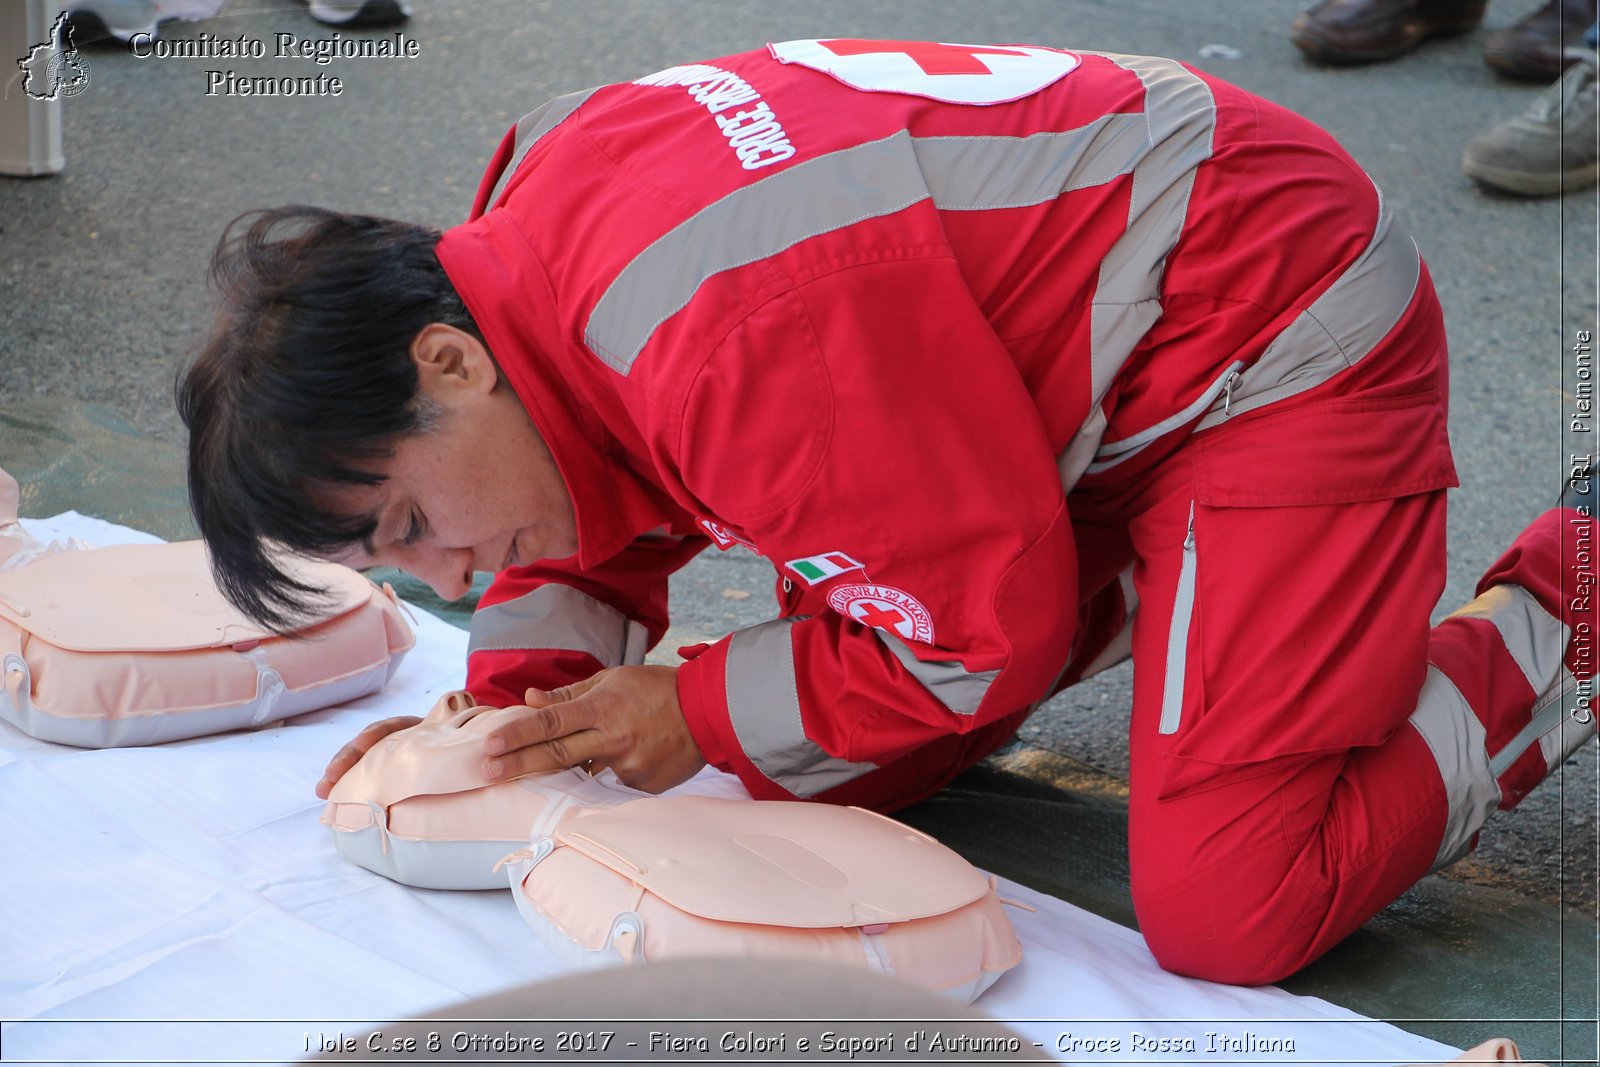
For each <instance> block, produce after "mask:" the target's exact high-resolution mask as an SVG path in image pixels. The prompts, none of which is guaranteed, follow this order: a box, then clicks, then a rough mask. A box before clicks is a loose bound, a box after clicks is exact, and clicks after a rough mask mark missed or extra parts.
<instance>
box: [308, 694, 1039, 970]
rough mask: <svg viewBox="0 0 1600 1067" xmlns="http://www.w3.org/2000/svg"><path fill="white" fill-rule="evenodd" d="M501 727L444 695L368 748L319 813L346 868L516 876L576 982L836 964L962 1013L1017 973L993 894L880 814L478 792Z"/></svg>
mask: <svg viewBox="0 0 1600 1067" xmlns="http://www.w3.org/2000/svg"><path fill="white" fill-rule="evenodd" d="M512 713H514V712H513V711H511V710H510V709H504V710H502V709H486V708H482V707H478V706H476V705H475V704H474V703H473V700H472V697H471V696H470V695H469V694H467V693H463V692H457V693H448V694H446V695H445V696H444V697H442V698H440V700H439V702H438V703H437V704H436V705H435V706H434V708H433V710H432V711H430V712H429V713H428V715H427V717H426V718H425V719H424V720H423V721H422V722H421V723H419V724H418V725H416V726H414V727H411V728H410V729H408V730H402V731H399V732H397V733H394V734H390V735H389V736H388V737H386V738H384V739H383V740H382V741H380V742H378V744H376V745H374V746H373V747H372V748H371V749H370V750H369V751H368V752H367V754H366V755H365V756H363V757H362V759H361V761H360V762H359V763H357V764H356V765H355V766H354V767H353V768H351V770H349V771H348V772H346V773H345V775H344V777H342V778H341V779H340V780H339V781H338V783H337V784H336V785H335V786H334V787H333V791H332V793H331V794H330V795H329V799H328V804H327V807H326V808H325V809H324V811H323V816H322V821H323V822H324V823H325V824H326V825H328V826H329V827H330V829H331V830H332V831H333V834H334V840H335V842H336V845H337V847H338V849H339V851H340V853H341V854H342V855H344V856H345V857H346V858H347V859H350V860H352V861H353V862H355V863H358V864H360V865H361V866H363V867H366V868H368V869H369V870H372V871H375V872H376V873H379V874H382V875H384V876H386V877H389V878H392V879H394V880H396V881H400V882H404V883H406V884H408V885H417V886H424V887H429V888H439V889H478V888H489V887H492V886H504V885H505V884H506V881H507V878H508V877H509V881H510V885H511V891H512V896H513V898H514V899H515V900H516V903H517V907H518V909H519V910H520V911H521V913H522V916H523V918H524V920H526V921H527V923H528V925H529V926H530V927H531V928H532V929H533V931H534V932H535V934H537V935H538V936H539V938H540V940H542V941H543V942H544V943H545V944H546V945H547V946H548V947H549V948H550V949H551V950H552V951H554V952H555V953H556V954H557V955H558V956H560V957H561V958H562V959H564V960H565V961H566V962H567V963H569V964H571V965H574V966H594V965H605V964H615V963H626V962H632V961H636V960H660V959H672V958H675V957H687V956H743V957H751V956H754V957H777V958H791V959H817V960H831V961H834V962H838V963H841V964H845V965H848V966H856V967H865V968H868V969H872V970H879V971H883V972H885V973H891V974H895V975H898V976H899V977H901V978H903V979H906V980H908V981H912V982H916V983H917V984H920V985H923V986H927V987H929V988H932V989H936V990H940V991H942V992H945V993H947V994H949V995H951V996H953V997H955V998H957V999H959V1000H962V1001H971V1000H972V999H973V998H975V997H977V996H978V994H979V993H981V992H983V990H985V989H987V988H988V987H989V985H990V984H991V983H993V982H994V980H995V979H996V978H998V977H999V976H1000V975H1001V974H1002V973H1004V972H1005V971H1006V970H1007V969H1009V968H1011V967H1013V966H1015V965H1016V963H1017V962H1018V961H1019V960H1020V959H1021V953H1022V949H1021V946H1020V944H1019V943H1018V941H1017V938H1016V934H1015V932H1014V931H1013V930H1012V928H1011V923H1010V921H1009V920H1008V919H1007V918H1006V916H1005V912H1004V908H1003V907H1002V902H1001V901H1000V899H999V898H998V897H997V896H996V894H995V890H994V884H993V881H992V880H991V879H990V878H988V877H986V876H985V875H984V874H983V873H982V872H981V871H979V870H977V869H976V868H974V867H973V866H972V865H971V864H969V863H967V862H966V861H965V860H963V859H962V858H961V857H960V856H958V855H956V853H954V852H952V851H951V850H950V849H948V848H946V847H944V846H943V845H941V844H939V843H938V842H937V841H935V840H934V839H933V838H931V837H929V836H927V835H926V834H923V833H920V832H919V831H916V830H913V829H911V828H910V827H908V826H905V825H904V824H902V823H898V822H896V821H894V820H893V819H889V818H886V817H884V816H881V815H876V814H873V813H872V812H868V811H863V810H860V809H858V808H840V807H830V806H828V805H824V804H807V803H800V802H776V801H764V802H759V803H758V802H755V801H752V800H750V799H749V798H748V796H747V795H745V794H744V792H743V790H742V789H741V788H740V787H739V786H738V785H737V784H736V783H735V782H734V781H733V780H732V779H726V778H722V777H720V776H702V777H701V778H698V779H696V780H695V781H693V782H691V783H689V784H688V785H686V786H682V787H679V789H677V790H674V791H673V793H672V794H670V795H667V796H660V797H653V796H648V795H646V794H642V793H639V792H637V791H635V790H632V789H629V788H627V787H626V786H624V785H622V784H621V783H620V782H619V781H617V780H616V778H615V776H614V775H612V774H611V773H610V772H606V773H605V774H602V775H601V776H600V777H597V778H591V777H590V776H589V775H587V774H585V773H584V772H583V771H580V770H568V771H561V772H558V773H554V774H543V775H535V776H531V777H527V778H522V779H518V780H516V781H511V782H499V783H495V784H493V785H485V784H484V782H483V777H482V772H481V770H480V767H481V764H482V761H483V738H484V736H485V735H486V734H488V733H489V731H491V730H492V729H493V728H494V726H495V725H496V724H497V723H498V722H499V721H501V720H502V718H503V716H504V715H505V714H512ZM513 849H515V850H516V851H513ZM508 853H509V855H508Z"/></svg>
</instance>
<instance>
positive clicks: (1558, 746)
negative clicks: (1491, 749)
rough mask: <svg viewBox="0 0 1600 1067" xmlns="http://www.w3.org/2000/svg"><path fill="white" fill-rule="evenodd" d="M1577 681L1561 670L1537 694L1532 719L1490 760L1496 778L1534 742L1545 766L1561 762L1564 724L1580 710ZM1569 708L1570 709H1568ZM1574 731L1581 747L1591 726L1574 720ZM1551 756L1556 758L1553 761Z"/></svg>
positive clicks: (1565, 756) (1551, 766) (1592, 729)
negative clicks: (1547, 685) (1548, 685)
mask: <svg viewBox="0 0 1600 1067" xmlns="http://www.w3.org/2000/svg"><path fill="white" fill-rule="evenodd" d="M1577 695H1578V681H1577V679H1576V678H1574V677H1573V676H1572V672H1571V671H1569V670H1567V669H1566V667H1564V666H1563V667H1562V668H1561V670H1560V672H1559V673H1558V675H1557V677H1556V678H1555V679H1554V681H1553V683H1552V684H1551V686H1550V688H1549V689H1548V690H1545V691H1544V692H1542V693H1540V695H1539V699H1538V700H1537V701H1536V702H1535V703H1534V705H1533V717H1532V718H1531V719H1529V720H1528V725H1526V726H1524V727H1523V728H1522V729H1521V730H1519V731H1517V736H1515V737H1513V738H1512V739H1511V740H1510V741H1508V742H1507V743H1506V747H1505V748H1502V749H1501V750H1500V751H1499V752H1496V753H1495V754H1494V758H1493V759H1491V760H1490V761H1489V769H1490V771H1491V772H1493V774H1494V776H1495V777H1496V778H1498V777H1500V776H1501V775H1502V774H1504V773H1506V771H1507V770H1508V769H1509V768H1510V767H1511V765H1512V764H1513V763H1515V762H1517V760H1518V759H1519V758H1521V756H1522V754H1523V753H1524V752H1526V751H1528V749H1529V748H1530V747H1532V746H1533V744H1534V743H1535V742H1537V743H1538V744H1539V754H1540V755H1541V756H1543V757H1544V761H1545V767H1546V768H1548V769H1549V770H1554V769H1555V768H1556V767H1557V766H1559V765H1560V763H1561V761H1562V760H1564V759H1566V758H1567V753H1566V752H1564V751H1563V748H1564V744H1563V742H1564V741H1565V740H1567V739H1566V738H1565V737H1564V736H1563V734H1564V733H1565V732H1566V731H1564V730H1563V729H1562V726H1563V721H1564V720H1569V719H1571V718H1572V713H1573V712H1574V711H1577V710H1579V704H1578V701H1577V700H1575V699H1574V698H1575V697H1576V696H1577ZM1569 705H1570V706H1569ZM1573 726H1574V727H1575V728H1576V729H1575V730H1574V731H1573V732H1574V736H1576V738H1577V741H1578V743H1579V744H1581V743H1582V742H1583V741H1585V740H1587V735H1588V734H1589V733H1593V732H1594V726H1593V724H1592V723H1589V724H1583V723H1579V722H1576V721H1574V723H1573ZM1551 757H1555V758H1554V759H1552V758H1551Z"/></svg>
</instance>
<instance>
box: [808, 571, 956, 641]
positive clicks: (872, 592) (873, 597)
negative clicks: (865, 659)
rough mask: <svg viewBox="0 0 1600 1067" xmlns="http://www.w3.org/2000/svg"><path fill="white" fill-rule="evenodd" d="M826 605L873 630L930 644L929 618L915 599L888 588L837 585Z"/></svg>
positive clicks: (930, 618)
mask: <svg viewBox="0 0 1600 1067" xmlns="http://www.w3.org/2000/svg"><path fill="white" fill-rule="evenodd" d="M828 606H829V607H830V608H832V609H833V610H834V611H837V612H838V613H839V614H840V615H845V616H848V617H849V618H852V619H854V620H856V621H857V622H859V623H861V624H862V625H864V626H870V627H872V628H873V629H874V630H886V631H889V632H890V633H894V634H898V635H899V636H901V637H903V638H905V639H906V640H907V641H920V642H922V643H923V644H925V645H931V644H933V616H931V615H929V614H928V609H927V608H925V607H923V606H922V604H921V602H920V601H918V600H917V598H916V597H914V596H912V595H911V594H910V593H908V592H906V591H905V590H903V589H896V588H895V587H894V586H892V585H841V586H838V587H837V588H835V589H834V590H832V591H831V592H829V593H828Z"/></svg>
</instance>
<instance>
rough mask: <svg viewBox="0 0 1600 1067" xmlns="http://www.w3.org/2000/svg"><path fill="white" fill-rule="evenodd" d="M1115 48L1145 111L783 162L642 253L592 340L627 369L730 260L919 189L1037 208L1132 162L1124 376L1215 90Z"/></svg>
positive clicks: (956, 204)
mask: <svg viewBox="0 0 1600 1067" xmlns="http://www.w3.org/2000/svg"><path fill="white" fill-rule="evenodd" d="M1109 58H1111V59H1112V60H1113V61H1114V62H1117V63H1119V64H1121V65H1122V66H1124V67H1127V68H1128V69H1130V70H1135V71H1136V72H1138V73H1139V76H1140V78H1141V79H1142V80H1143V81H1144V83H1145V86H1146V89H1147V92H1148V99H1147V102H1146V103H1147V107H1146V112H1145V113H1143V114H1116V115H1105V116H1102V117H1100V118H1099V119H1096V120H1095V121H1094V122H1091V123H1088V124H1087V125H1085V126H1082V127H1079V128H1077V129H1073V130H1067V131H1061V132H1049V133H1039V134H1032V135H1029V136H1026V137H1006V136H985V137H922V138H915V137H912V136H911V135H910V134H909V133H908V132H906V131H904V130H902V131H899V132H897V133H894V134H892V135H890V136H888V137H885V138H882V139H880V140H877V141H869V142H866V143H864V144H859V145H853V146H851V147H849V148H845V149H841V150H839V151H837V152H831V153H829V154H827V155H823V156H818V157H816V158H814V159H809V160H806V161H805V162H803V163H798V164H795V165H793V166H791V167H787V168H785V169H783V170H780V171H777V172H776V173H774V174H771V175H768V176H767V177H764V178H762V179H761V180H759V181H757V182H754V183H752V184H750V185H747V186H744V187H742V188H740V189H736V190H734V191H733V192H732V193H729V194H728V195H727V196H725V197H723V198H722V199H721V200H718V201H717V202H716V203H713V204H709V205H707V206H706V207H705V208H703V209H701V210H700V211H699V212H698V213H697V214H695V215H694V216H692V217H691V218H689V219H686V220H685V221H684V222H682V223H680V224H678V225H677V226H676V227H674V228H673V229H671V230H669V231H668V232H667V233H665V234H663V235H662V236H661V237H659V238H658V239H657V240H656V241H655V242H653V243H652V244H651V245H650V246H649V247H648V248H646V249H644V251H642V252H640V253H639V255H638V256H636V257H635V258H634V260H633V261H632V262H631V263H629V264H628V265H627V266H626V267H624V268H623V270H622V271H621V273H619V274H618V275H617V277H616V278H615V279H613V281H612V283H611V285H610V286H609V287H608V288H607V289H606V291H605V293H604V294H602V295H601V297H600V300H599V301H598V302H597V303H596V304H595V307H594V311H593V312H592V313H591V314H590V316H589V322H588V325H587V326H586V328H585V330H584V343H585V344H587V345H588V346H589V348H590V349H591V350H593V351H594V352H595V354H596V355H598V356H599V357H600V358H601V359H602V360H604V361H605V363H606V364H607V365H608V366H610V367H611V368H612V369H613V370H616V371H617V372H618V373H621V374H627V373H628V372H629V371H630V370H631V369H632V367H633V362H634V360H635V359H637V358H638V355H639V353H640V352H641V351H642V350H643V349H644V346H645V345H646V344H647V343H648V342H649V340H650V337H651V335H652V334H653V333H655V331H656V328H657V327H658V326H660V325H661V324H662V323H663V322H665V321H666V320H667V319H668V318H670V317H671V316H672V315H674V314H676V313H677V312H679V311H681V310H682V309H683V308H684V307H685V306H686V305H687V304H688V303H689V301H690V299H691V298H693V296H694V294H695V292H696V291H697V290H698V289H699V288H700V286H701V285H703V284H704V283H705V282H706V280H707V279H709V278H711V277H712V276H714V275H716V274H718V273H721V272H722V271H725V270H732V269H734V268H736V267H741V266H744V265H745V264H747V263H755V262H758V261H760V260H763V259H766V258H768V257H771V256H774V255H777V254H778V253H779V252H782V251H783V250H784V249H786V248H791V247H793V246H794V245H796V244H799V243H800V242H801V241H804V240H806V239H808V238H811V237H815V236H817V235H819V234H823V233H829V232H831V231H833V230H838V229H842V228H843V227H846V226H850V225H852V224H854V223H857V222H860V221H862V220H863V219H869V218H878V217H882V216H884V215H891V214H893V213H895V212H897V211H901V210H904V209H905V208H907V207H909V206H911V205H912V204H915V203H917V202H918V201H920V200H925V199H931V200H932V201H933V204H934V206H935V207H937V208H939V209H940V210H942V211H981V210H988V209H994V208H1008V207H1025V206H1028V205H1032V204H1039V203H1044V202H1045V201H1048V200H1051V199H1054V198H1055V197H1057V196H1060V195H1061V194H1062V193H1064V192H1069V191H1071V190H1074V189H1083V188H1088V187H1090V186H1094V185H1100V184H1103V183H1105V182H1108V181H1111V180H1112V179H1114V178H1116V177H1118V176H1120V175H1123V174H1128V173H1130V172H1131V173H1132V174H1133V176H1134V193H1133V199H1134V203H1133V206H1132V207H1131V208H1130V213H1129V219H1130V228H1129V232H1128V233H1127V234H1124V235H1123V237H1122V239H1121V240H1119V241H1118V242H1117V245H1116V249H1121V253H1120V255H1121V260H1120V262H1119V263H1118V264H1117V265H1116V266H1114V267H1113V270H1112V273H1111V275H1110V278H1109V280H1110V282H1111V283H1112V289H1111V290H1110V291H1109V292H1108V293H1107V294H1103V295H1102V296H1101V297H1100V299H1104V300H1107V301H1111V302H1115V301H1118V300H1121V299H1123V297H1122V295H1120V294H1122V293H1123V292H1125V291H1131V290H1135V289H1136V290H1138V291H1139V292H1140V293H1141V294H1144V295H1142V296H1141V297H1140V298H1139V299H1149V300H1150V301H1151V307H1149V308H1145V309H1141V310H1137V311H1136V312H1134V313H1133V314H1134V316H1135V317H1136V318H1138V319H1140V320H1141V321H1142V319H1143V318H1145V317H1148V318H1149V322H1144V324H1143V325H1142V326H1140V327H1138V328H1137V331H1136V333H1134V334H1133V335H1132V337H1131V340H1129V339H1128V327H1127V326H1126V325H1122V326H1118V325H1116V324H1115V323H1113V322H1112V321H1111V320H1112V319H1113V318H1117V317H1118V316H1119V315H1120V312H1116V311H1109V310H1108V311H1105V312H1103V313H1101V315H1100V319H1101V321H1102V325H1104V326H1105V327H1106V328H1107V330H1109V331H1110V336H1109V337H1107V338H1104V339H1103V341H1104V344H1103V346H1102V347H1103V348H1104V350H1105V352H1106V353H1107V357H1106V358H1107V359H1110V360H1113V361H1114V362H1115V364H1116V366H1115V367H1112V368H1110V370H1109V372H1108V373H1111V374H1114V373H1115V370H1116V368H1118V367H1120V366H1121V365H1122V363H1123V362H1125V361H1126V360H1127V357H1128V354H1129V353H1131V352H1132V350H1133V346H1134V344H1136V343H1137V341H1138V339H1139V337H1142V336H1143V335H1144V331H1145V330H1147V329H1148V328H1149V323H1150V322H1154V321H1155V316H1156V315H1157V314H1159V311H1160V309H1159V307H1155V306H1154V303H1153V301H1154V296H1155V286H1156V285H1157V283H1158V282H1159V279H1160V262H1161V261H1162V260H1164V259H1165V256H1166V253H1167V251H1168V250H1169V249H1170V248H1171V247H1172V245H1173V244H1175V243H1176V241H1177V235H1178V232H1180V231H1181V230H1182V227H1183V214H1184V212H1185V210H1186V209H1187V206H1188V195H1189V194H1188V191H1189V186H1190V184H1191V183H1192V181H1193V174H1192V171H1193V168H1194V167H1195V166H1196V165H1197V164H1198V163H1199V161H1200V160H1201V159H1204V158H1205V157H1206V156H1208V155H1210V151H1211V130H1212V127H1213V125H1214V118H1213V116H1212V113H1211V112H1212V110H1213V104H1212V101H1211V93H1210V90H1209V89H1207V88H1206V86H1205V83H1204V82H1202V81H1201V80H1200V79H1199V78H1196V77H1195V76H1194V75H1192V74H1190V73H1188V72H1187V71H1185V70H1184V69H1183V68H1182V67H1181V66H1179V65H1178V64H1176V63H1172V62H1170V61H1168V60H1159V59H1148V58H1145V57H1137V56H1112V57H1109ZM1173 168H1176V171H1175V172H1171V173H1169V171H1172V170H1173ZM1141 173H1142V174H1143V178H1142V179H1141ZM1174 190H1178V192H1177V193H1174ZM1155 246H1159V249H1158V251H1156V253H1155V256H1154V259H1155V261H1154V262H1150V260H1151V255H1150V254H1149V250H1150V249H1151V248H1154V247H1155ZM1105 282H1106V276H1105V275H1104V274H1103V275H1102V287H1104V285H1105ZM1145 283H1148V284H1145ZM1146 289H1148V290H1149V292H1148V293H1145V290H1146ZM1107 316H1110V317H1107ZM1124 341H1126V342H1127V343H1126V346H1125V347H1126V351H1123V352H1122V353H1121V355H1120V357H1118V356H1116V353H1115V350H1116V349H1117V348H1118V346H1120V345H1122V343H1123V342H1124ZM1109 382H1110V379H1109V378H1107V380H1106V382H1105V383H1104V385H1109ZM1097 384H1098V379H1097ZM1104 385H1099V386H1098V388H1097V392H1096V394H1095V395H1096V398H1097V399H1096V403H1098V397H1099V396H1102V395H1103V394H1104V392H1105V388H1104Z"/></svg>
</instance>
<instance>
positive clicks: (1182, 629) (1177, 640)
mask: <svg viewBox="0 0 1600 1067" xmlns="http://www.w3.org/2000/svg"><path fill="white" fill-rule="evenodd" d="M1194 572H1195V551H1194V504H1193V503H1191V504H1190V505H1189V531H1188V532H1187V533H1186V534H1184V537H1183V564H1182V566H1181V567H1179V569H1178V595H1177V597H1176V598H1175V599H1174V601H1173V604H1172V628H1171V629H1170V630H1168V631H1167V677H1166V684H1165V685H1164V686H1163V687H1162V690H1161V725H1160V727H1159V729H1160V732H1161V733H1164V734H1175V733H1177V732H1178V723H1179V722H1180V721H1181V720H1182V718H1183V683H1184V678H1185V675H1186V673H1187V671H1186V668H1187V666H1188V662H1189V625H1190V623H1191V622H1192V621H1193V619H1194V578H1195V573H1194Z"/></svg>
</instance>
